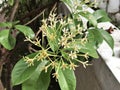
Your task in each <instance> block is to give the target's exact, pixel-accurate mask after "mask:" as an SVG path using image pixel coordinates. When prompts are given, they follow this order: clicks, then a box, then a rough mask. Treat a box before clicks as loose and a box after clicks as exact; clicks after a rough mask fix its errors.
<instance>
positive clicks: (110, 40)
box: [99, 29, 114, 49]
mask: <svg viewBox="0 0 120 90" xmlns="http://www.w3.org/2000/svg"><path fill="white" fill-rule="evenodd" d="M99 32H100V33H101V35H102V36H103V38H104V40H105V41H106V42H107V43H108V45H109V46H110V47H111V49H113V48H114V40H113V38H112V36H111V35H110V34H109V33H108V32H106V31H105V30H102V29H100V30H99Z"/></svg>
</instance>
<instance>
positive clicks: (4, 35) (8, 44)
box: [0, 29, 16, 50]
mask: <svg viewBox="0 0 120 90" xmlns="http://www.w3.org/2000/svg"><path fill="white" fill-rule="evenodd" d="M15 43H16V39H15V38H13V36H12V35H11V34H10V30H8V29H7V30H2V31H0V44H2V45H3V46H4V47H5V48H6V49H8V50H11V49H13V48H14V46H15Z"/></svg>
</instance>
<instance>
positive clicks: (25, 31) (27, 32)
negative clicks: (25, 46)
mask: <svg viewBox="0 0 120 90" xmlns="http://www.w3.org/2000/svg"><path fill="white" fill-rule="evenodd" d="M15 28H16V29H17V30H19V31H20V32H22V33H23V34H24V35H25V36H27V37H29V38H31V39H33V38H34V36H35V34H34V32H33V30H32V29H31V28H30V27H28V26H24V25H15Z"/></svg>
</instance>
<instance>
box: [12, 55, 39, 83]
mask: <svg viewBox="0 0 120 90" xmlns="http://www.w3.org/2000/svg"><path fill="white" fill-rule="evenodd" d="M36 54H37V53H32V54H30V55H28V56H27V57H29V58H33V57H34V56H36ZM38 64H39V62H36V63H34V66H28V64H27V63H26V62H25V61H24V59H23V58H22V59H21V60H20V61H18V62H17V64H16V65H15V66H14V68H13V70H12V75H11V77H12V85H18V84H21V83H23V82H24V81H26V80H27V79H29V78H30V77H31V75H32V74H33V73H34V72H35V70H36V68H37V66H38Z"/></svg>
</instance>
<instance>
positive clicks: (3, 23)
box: [0, 22, 12, 28]
mask: <svg viewBox="0 0 120 90" xmlns="http://www.w3.org/2000/svg"><path fill="white" fill-rule="evenodd" d="M0 27H9V28H11V27H12V23H10V22H0Z"/></svg>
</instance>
